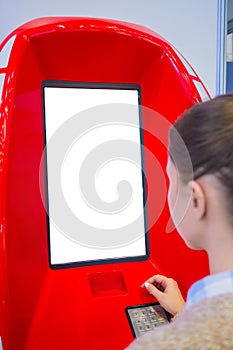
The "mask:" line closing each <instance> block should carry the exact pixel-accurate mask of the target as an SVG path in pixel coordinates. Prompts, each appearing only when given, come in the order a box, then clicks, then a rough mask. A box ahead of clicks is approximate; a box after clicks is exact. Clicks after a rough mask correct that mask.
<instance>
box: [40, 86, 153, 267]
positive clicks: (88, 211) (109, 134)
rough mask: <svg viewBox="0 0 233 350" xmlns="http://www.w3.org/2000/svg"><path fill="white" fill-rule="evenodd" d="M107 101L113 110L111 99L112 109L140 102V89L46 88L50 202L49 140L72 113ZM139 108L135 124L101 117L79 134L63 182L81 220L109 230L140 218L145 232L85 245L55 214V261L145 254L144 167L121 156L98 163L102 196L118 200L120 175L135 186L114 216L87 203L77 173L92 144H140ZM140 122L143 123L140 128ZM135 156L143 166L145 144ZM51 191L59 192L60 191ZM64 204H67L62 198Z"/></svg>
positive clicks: (98, 186) (52, 231) (52, 228)
mask: <svg viewBox="0 0 233 350" xmlns="http://www.w3.org/2000/svg"><path fill="white" fill-rule="evenodd" d="M106 103H107V104H109V106H108V111H109V113H110V114H111V104H113V105H112V108H116V105H115V103H129V104H132V105H136V106H137V105H138V92H137V91H136V90H115V89H111V90H103V89H80V88H51V87H46V88H45V121H46V137H47V144H48V149H47V159H48V193H49V202H51V197H50V196H51V193H50V181H53V180H51V179H50V171H49V169H50V166H51V164H52V160H53V157H54V156H55V155H54V154H51V153H50V148H49V140H50V139H51V138H52V135H53V134H54V133H55V132H56V130H57V129H58V128H59V127H60V126H62V125H63V123H65V122H66V121H67V120H68V119H69V118H71V117H73V116H76V118H79V114H78V113H79V112H81V111H83V110H85V109H87V108H91V107H96V106H97V105H103V104H106ZM137 111H138V109H133V112H134V113H133V117H134V120H135V122H134V127H132V126H131V127H130V126H124V125H121V124H119V125H117V124H114V125H107V126H103V127H102V128H101V127H100V125H98V122H97V126H98V127H96V128H95V129H91V130H89V132H88V131H87V133H86V134H84V135H77V136H80V137H79V138H78V139H77V141H76V142H75V143H74V144H72V145H70V146H71V147H70V149H68V150H67V154H66V158H65V159H64V161H63V167H62V169H61V179H62V184H61V187H62V190H63V193H64V196H65V199H66V201H67V204H68V206H69V207H70V210H72V211H73V213H74V214H75V215H76V216H77V217H78V219H79V220H81V221H82V222H86V223H87V225H88V224H91V225H92V226H93V227H98V228H102V229H107V230H109V234H111V229H113V228H116V227H124V226H126V225H127V224H130V223H131V222H133V221H134V220H136V219H138V218H139V217H140V218H141V220H140V225H139V226H140V227H138V230H140V232H141V235H140V237H138V239H137V240H135V241H133V242H128V241H127V237H126V242H125V243H126V244H125V245H123V246H121V247H108V249H100V248H98V247H97V248H95V247H86V246H83V245H80V244H79V243H78V242H74V241H73V240H70V239H68V238H66V237H65V234H64V233H62V232H60V231H59V228H58V229H57V227H56V222H55V223H53V220H52V219H53V218H52V219H51V217H50V253H51V263H52V264H64V263H72V262H82V261H88V260H96V259H109V258H110V259H111V258H112V259H113V258H125V257H135V256H143V255H145V254H146V247H145V236H144V230H145V226H144V215H143V192H142V174H141V168H140V167H136V166H134V165H133V164H132V163H131V162H130V161H128V162H122V161H120V160H119V159H115V162H110V163H109V164H99V166H102V169H100V171H99V172H98V173H96V174H93V176H95V180H96V183H95V186H96V190H97V192H98V190H99V193H98V195H99V196H100V197H101V198H102V199H103V200H104V201H107V202H108V201H109V202H111V201H115V200H116V199H117V198H116V188H117V184H118V183H119V182H120V181H121V180H126V181H127V182H128V183H129V184H130V185H131V186H132V190H133V196H132V201H131V202H130V204H129V206H128V207H127V208H122V210H121V211H120V212H119V213H114V215H109V214H107V213H99V212H98V211H96V210H95V209H93V208H90V207H88V205H87V204H86V203H85V201H83V198H82V196H80V193H78V192H77V188H76V187H77V186H76V184H77V182H78V172H79V170H80V169H81V167H82V162H83V160H84V159H85V157H86V156H87V155H88V154H89V152H90V151H91V149H95V147H97V146H98V145H99V144H102V143H104V142H108V141H111V140H129V141H131V142H133V143H136V144H137V145H140V132H139V113H138V112H137ZM128 112H129V110H128V108H127V105H126V113H128ZM93 113H94V112H93ZM115 122H117V120H116V121H115ZM137 125H138V128H136V126H137ZM106 147H107V146H106ZM135 159H137V164H139V166H141V152H140V148H139V154H136V158H135ZM103 184H104V186H103ZM81 190H82V188H81ZM52 195H55V196H56V194H52ZM54 202H55V203H56V198H54ZM59 205H61V206H62V203H61V204H59ZM90 217H91V223H90ZM77 229H78V228H77ZM81 243H82V242H81Z"/></svg>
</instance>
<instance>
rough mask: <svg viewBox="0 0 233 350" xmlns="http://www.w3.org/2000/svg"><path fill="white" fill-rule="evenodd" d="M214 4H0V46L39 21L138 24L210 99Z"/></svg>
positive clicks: (179, 0) (25, 0) (49, 0)
mask: <svg viewBox="0 0 233 350" xmlns="http://www.w3.org/2000/svg"><path fill="white" fill-rule="evenodd" d="M217 8H218V0H144V1H142V0H117V1H116V0H99V1H97V0H40V1H33V0H0V41H2V40H3V39H4V38H5V37H6V35H7V34H9V33H10V32H11V31H12V30H13V29H14V28H16V27H18V26H19V25H21V24H23V23H24V22H27V21H29V20H31V19H34V18H37V17H44V16H87V17H100V18H101V17H102V18H103V17H104V18H112V19H118V20H123V21H128V22H133V23H138V24H142V25H144V26H147V27H149V28H151V29H152V30H154V31H156V32H158V33H159V34H160V35H162V36H163V37H165V38H166V39H167V40H168V41H170V42H171V43H172V44H173V45H174V46H175V47H176V48H177V49H178V50H179V51H180V52H181V53H182V54H183V55H184V56H185V57H186V58H187V60H188V61H189V63H190V64H191V65H192V66H193V68H194V69H195V70H196V71H197V73H198V75H199V76H200V78H201V79H202V81H203V82H204V84H205V85H206V87H207V89H208V90H209V92H210V93H211V94H212V95H214V94H215V93H216V74H217V72H216V71H217Z"/></svg>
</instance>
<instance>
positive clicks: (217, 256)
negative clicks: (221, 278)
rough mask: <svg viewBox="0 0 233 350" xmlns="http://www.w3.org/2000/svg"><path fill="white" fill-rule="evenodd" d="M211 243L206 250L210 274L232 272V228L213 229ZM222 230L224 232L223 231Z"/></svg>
mask: <svg viewBox="0 0 233 350" xmlns="http://www.w3.org/2000/svg"><path fill="white" fill-rule="evenodd" d="M216 229H218V230H221V231H218V232H213V231H212V236H215V237H212V238H213V239H212V242H211V243H210V244H209V247H208V248H207V249H206V251H207V254H208V257H209V267H210V274H214V273H219V272H223V271H228V270H233V230H232V228H230V229H229V228H227V227H225V228H222V229H220V228H215V229H214V230H216ZM223 230H224V231H223Z"/></svg>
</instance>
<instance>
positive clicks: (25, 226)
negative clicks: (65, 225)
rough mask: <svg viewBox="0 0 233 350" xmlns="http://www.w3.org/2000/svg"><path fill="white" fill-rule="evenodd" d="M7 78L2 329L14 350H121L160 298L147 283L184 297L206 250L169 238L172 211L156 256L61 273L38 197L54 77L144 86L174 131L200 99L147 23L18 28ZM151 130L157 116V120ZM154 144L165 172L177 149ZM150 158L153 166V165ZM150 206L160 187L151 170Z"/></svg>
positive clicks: (58, 22) (159, 231)
mask: <svg viewBox="0 0 233 350" xmlns="http://www.w3.org/2000/svg"><path fill="white" fill-rule="evenodd" d="M13 35H15V41H14V44H13V47H12V50H11V55H10V58H9V62H8V64H7V66H6V67H1V68H0V74H5V81H4V85H3V92H2V103H1V119H0V124H1V126H0V132H1V135H0V137H1V140H0V152H1V153H0V157H1V158H0V198H1V202H0V225H1V226H0V227H1V241H0V259H1V260H0V264H1V276H0V278H1V289H0V293H1V295H0V298H1V304H0V307H1V310H0V315H1V316H0V322H1V323H0V327H1V329H0V332H1V336H2V342H3V349H4V350H16V349H17V350H39V349H40V350H41V349H44V350H47V349H56V350H64V349H67V350H73V349H80V350H81V349H89V350H92V349H95V350H96V349H103V350H104V349H112V350H120V349H122V348H124V347H125V346H126V345H127V344H128V343H129V342H131V341H132V339H133V336H132V333H131V330H130V327H129V323H128V321H127V318H126V314H125V311H124V309H125V307H126V306H129V305H135V304H140V303H147V302H150V301H153V298H152V297H151V296H150V295H148V294H147V293H146V291H145V290H143V289H142V288H140V284H141V283H142V282H143V281H145V279H146V278H148V277H149V276H151V275H153V274H155V273H164V274H166V275H168V276H171V277H173V278H175V279H176V280H177V281H178V282H179V284H180V287H181V290H182V292H183V294H184V296H185V295H186V293H187V289H188V288H189V286H190V284H191V283H193V282H194V281H196V280H197V279H198V278H200V277H203V276H204V275H206V274H207V273H208V266H207V259H206V256H205V255H204V253H200V252H194V251H191V250H189V249H188V248H187V247H185V245H184V243H183V242H182V240H181V238H180V237H179V235H178V234H177V233H176V232H174V233H172V234H171V235H166V234H165V233H164V232H165V227H166V224H167V221H168V218H169V213H168V208H167V205H166V206H165V208H164V210H163V212H162V214H161V215H160V217H159V219H158V220H157V222H156V224H155V225H154V226H153V228H152V229H151V230H150V232H149V239H150V258H149V259H148V260H147V261H144V262H124V263H114V264H104V265H94V266H85V267H76V268H69V269H62V270H52V269H51V268H50V267H49V261H48V242H47V231H46V213H45V210H44V207H43V204H42V201H41V196H40V190H39V180H38V176H39V175H38V173H39V164H40V160H41V155H42V152H43V147H44V145H43V123H42V96H41V83H42V81H43V80H45V79H46V80H47V79H51V80H66V81H79V82H106V83H122V84H124V83H127V84H128V83H136V84H139V85H140V86H141V88H142V104H143V105H144V106H146V107H149V108H151V109H153V110H154V111H156V112H158V113H160V114H162V115H163V116H165V117H166V118H167V119H168V120H169V121H170V122H171V123H172V122H173V121H174V120H175V119H176V117H177V116H178V115H179V114H180V113H181V112H183V111H184V110H185V109H186V108H188V107H190V106H191V105H192V104H194V103H197V102H199V101H201V97H200V95H199V93H198V91H197V89H196V87H195V84H194V81H197V82H199V83H200V84H201V82H200V79H199V78H198V76H197V75H196V73H195V72H193V74H191V75H190V73H189V72H188V71H187V70H186V68H185V66H184V65H183V63H182V61H181V60H180V58H179V57H178V56H177V54H176V52H175V51H174V49H173V48H172V46H171V45H170V44H169V43H168V42H166V41H165V40H164V39H163V38H161V37H160V36H159V35H157V34H156V33H154V32H152V31H151V30H149V29H147V28H144V27H140V26H138V25H134V24H129V23H123V22H119V21H112V20H106V19H94V18H69V17H67V18H42V19H38V20H34V21H31V22H29V23H26V24H25V25H23V26H21V27H19V28H18V29H16V30H15V31H14V32H13V33H12V34H11V35H10V36H9V37H8V38H6V40H5V41H4V42H3V43H2V45H1V46H0V50H2V49H3V47H4V45H5V44H6V43H7V41H8V40H9V39H10V38H11V37H12V36H13ZM147 122H148V123H149V127H150V128H151V129H153V128H156V125H155V123H153V120H149V121H148V120H147ZM145 146H146V147H148V148H149V149H151V150H152V152H153V153H154V154H156V157H157V159H158V160H159V162H160V164H161V166H162V168H163V169H164V171H165V167H166V160H167V151H166V147H164V146H163V145H162V144H161V143H160V142H159V140H158V139H156V138H154V137H153V136H152V135H150V134H149V133H148V134H145ZM145 161H147V160H145ZM146 169H147V179H149V183H148V186H149V187H150V191H151V192H152V193H153V196H152V197H153V198H152V200H151V202H150V203H149V222H150V217H151V212H152V211H153V210H154V209H155V207H156V202H157V198H158V196H159V186H158V184H157V183H156V174H154V170H153V169H152V168H151V166H150V164H148V163H147V162H146Z"/></svg>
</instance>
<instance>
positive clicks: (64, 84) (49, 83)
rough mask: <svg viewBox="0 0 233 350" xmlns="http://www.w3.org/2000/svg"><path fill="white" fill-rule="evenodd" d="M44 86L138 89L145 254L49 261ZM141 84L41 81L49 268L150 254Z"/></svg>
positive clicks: (140, 258)
mask: <svg viewBox="0 0 233 350" xmlns="http://www.w3.org/2000/svg"><path fill="white" fill-rule="evenodd" d="M46 87H57V88H64V87H65V88H87V89H114V90H115V89H116V90H119V89H121V90H137V91H138V107H139V125H140V144H141V146H142V147H141V163H142V187H143V206H144V210H143V212H144V227H145V252H146V253H145V255H140V256H130V257H120V258H104V259H95V260H84V261H76V262H67V263H61V264H52V263H51V244H50V219H49V198H48V197H49V194H48V171H47V153H46V145H47V139H46V115H45V93H44V91H45V90H44V89H45V88H46ZM141 96H142V91H141V86H140V85H139V84H124V83H121V84H118V83H103V82H100V83H92V82H90V83H89V82H73V81H63V80H44V81H43V82H42V108H43V113H42V114H43V137H44V169H45V171H44V179H45V200H46V226H47V239H48V259H49V266H50V268H51V269H64V268H70V267H76V266H90V265H97V264H112V263H121V262H137V261H145V260H148V258H149V254H150V248H149V235H148V213H147V205H146V179H145V162H144V153H143V145H144V137H143V124H142V108H141Z"/></svg>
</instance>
